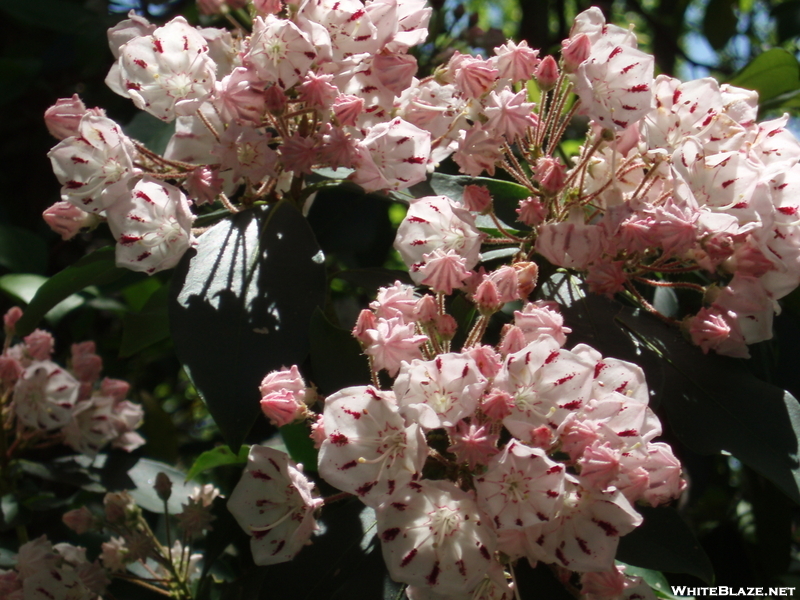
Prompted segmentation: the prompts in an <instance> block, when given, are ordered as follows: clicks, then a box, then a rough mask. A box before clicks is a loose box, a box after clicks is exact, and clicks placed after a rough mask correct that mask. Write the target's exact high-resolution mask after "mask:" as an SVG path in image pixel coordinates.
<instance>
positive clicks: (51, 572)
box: [0, 535, 111, 600]
mask: <svg viewBox="0 0 800 600" xmlns="http://www.w3.org/2000/svg"><path fill="white" fill-rule="evenodd" d="M16 558H17V560H16V568H15V569H14V570H11V571H5V570H2V569H0V596H2V597H3V598H5V599H6V600H23V599H24V600H33V599H37V600H38V599H39V598H69V599H70V600H98V599H99V598H100V595H101V594H103V593H104V592H105V590H106V587H107V586H108V584H109V583H111V582H110V580H109V578H108V573H107V571H106V569H105V568H103V566H102V565H101V564H100V562H99V561H97V560H95V561H94V562H89V561H88V560H87V558H86V549H85V548H81V547H78V546H73V545H71V544H66V543H61V544H55V545H53V544H52V543H51V542H50V540H48V539H47V536H44V535H43V536H41V537H40V538H37V539H35V540H32V541H30V542H27V543H25V544H23V545H22V546H20V549H19V553H18V554H17V557H16Z"/></svg>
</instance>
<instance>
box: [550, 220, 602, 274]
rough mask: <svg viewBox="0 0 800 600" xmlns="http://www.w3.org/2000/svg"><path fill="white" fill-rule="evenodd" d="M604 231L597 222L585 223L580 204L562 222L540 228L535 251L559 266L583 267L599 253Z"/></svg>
mask: <svg viewBox="0 0 800 600" xmlns="http://www.w3.org/2000/svg"><path fill="white" fill-rule="evenodd" d="M602 235H603V232H602V230H601V229H600V226H599V225H588V224H586V222H585V221H584V218H583V209H582V208H581V207H580V206H576V207H573V208H572V209H570V213H569V217H568V218H567V220H566V221H562V222H561V223H547V224H545V225H542V226H540V227H539V237H538V238H537V240H536V251H537V252H539V253H540V254H541V255H542V256H544V257H545V258H546V259H547V260H549V261H550V262H551V263H553V264H556V265H558V266H560V267H570V268H573V269H586V267H588V266H589V264H590V263H591V262H592V261H594V260H595V259H596V258H598V257H599V256H600V248H601V243H602Z"/></svg>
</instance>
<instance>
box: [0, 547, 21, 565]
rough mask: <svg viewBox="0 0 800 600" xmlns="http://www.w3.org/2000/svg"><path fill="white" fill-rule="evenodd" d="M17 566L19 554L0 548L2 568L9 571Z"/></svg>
mask: <svg viewBox="0 0 800 600" xmlns="http://www.w3.org/2000/svg"><path fill="white" fill-rule="evenodd" d="M16 566H17V553H16V552H12V551H11V550H6V549H5V548H0V567H2V568H4V569H8V568H11V567H16Z"/></svg>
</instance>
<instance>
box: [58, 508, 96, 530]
mask: <svg viewBox="0 0 800 600" xmlns="http://www.w3.org/2000/svg"><path fill="white" fill-rule="evenodd" d="M61 520H62V521H63V522H64V525H66V526H67V527H69V528H70V529H72V531H74V532H75V533H77V534H78V535H82V534H84V533H86V532H87V531H89V530H90V529H94V525H95V518H94V515H92V513H91V512H90V511H89V509H88V508H86V507H85V506H81V507H80V508H77V509H75V510H71V511H69V512H67V513H64V516H63V517H61Z"/></svg>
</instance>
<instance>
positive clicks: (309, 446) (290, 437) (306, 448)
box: [280, 421, 319, 473]
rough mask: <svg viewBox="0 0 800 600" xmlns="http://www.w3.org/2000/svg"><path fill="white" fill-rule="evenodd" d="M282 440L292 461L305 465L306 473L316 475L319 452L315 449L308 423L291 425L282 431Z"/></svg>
mask: <svg viewBox="0 0 800 600" xmlns="http://www.w3.org/2000/svg"><path fill="white" fill-rule="evenodd" d="M280 431H281V439H283V443H284V445H285V446H286V453H287V454H288V455H289V456H290V457H291V458H292V460H293V461H294V462H296V463H298V464H301V465H303V469H304V470H305V471H307V472H308V471H311V472H314V473H316V471H317V455H318V454H319V451H318V450H317V449H316V448H314V441H313V440H312V439H311V428H310V427H309V426H308V424H307V423H306V422H304V421H303V422H300V423H289V425H284V426H283V427H281V429H280Z"/></svg>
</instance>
